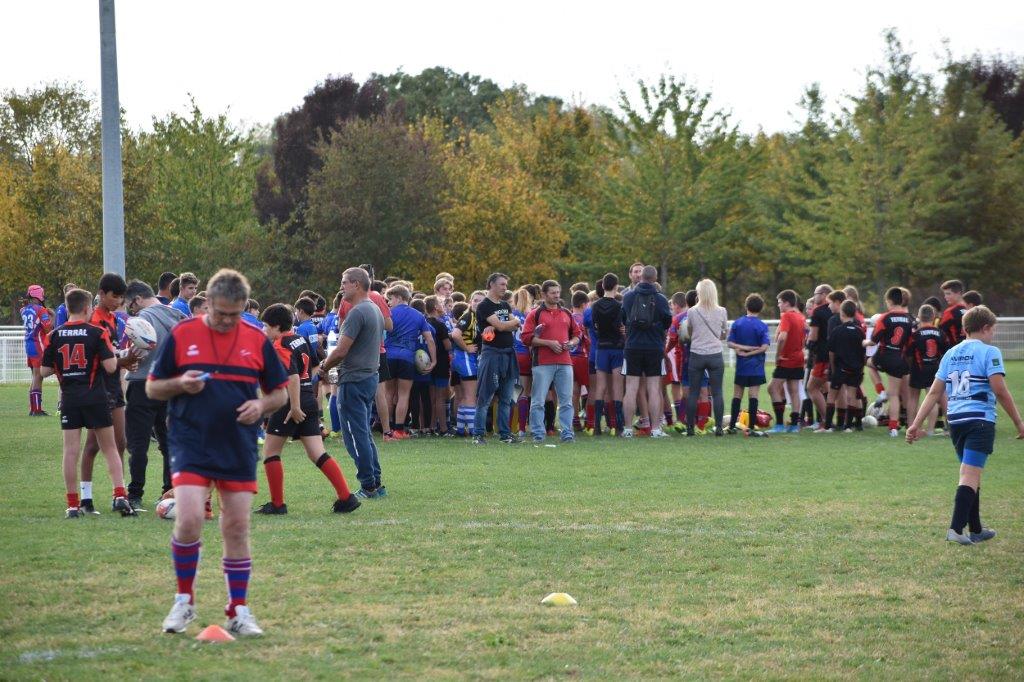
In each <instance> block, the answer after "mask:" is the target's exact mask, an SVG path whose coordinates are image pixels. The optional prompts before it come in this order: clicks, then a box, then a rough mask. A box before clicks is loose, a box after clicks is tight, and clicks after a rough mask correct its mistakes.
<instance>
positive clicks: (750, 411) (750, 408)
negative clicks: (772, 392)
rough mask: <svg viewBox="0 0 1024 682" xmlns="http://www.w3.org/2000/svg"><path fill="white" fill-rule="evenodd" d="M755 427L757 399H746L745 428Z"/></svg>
mask: <svg viewBox="0 0 1024 682" xmlns="http://www.w3.org/2000/svg"><path fill="white" fill-rule="evenodd" d="M733 419H735V417H733ZM755 426H757V398H747V428H748V429H752V428H754V427H755Z"/></svg>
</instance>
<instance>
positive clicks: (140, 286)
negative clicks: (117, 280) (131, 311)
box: [124, 279, 154, 301]
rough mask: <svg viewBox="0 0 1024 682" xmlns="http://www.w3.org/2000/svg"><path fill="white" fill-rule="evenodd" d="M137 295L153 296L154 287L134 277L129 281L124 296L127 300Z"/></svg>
mask: <svg viewBox="0 0 1024 682" xmlns="http://www.w3.org/2000/svg"><path fill="white" fill-rule="evenodd" d="M136 296H141V297H142V298H153V296H154V294H153V288H152V287H150V286H149V285H148V284H146V283H145V282H143V281H142V280H138V279H133V280H132V281H131V282H129V283H128V286H127V288H126V289H125V290H124V297H125V299H126V300H128V301H130V300H132V299H133V298H135V297H136Z"/></svg>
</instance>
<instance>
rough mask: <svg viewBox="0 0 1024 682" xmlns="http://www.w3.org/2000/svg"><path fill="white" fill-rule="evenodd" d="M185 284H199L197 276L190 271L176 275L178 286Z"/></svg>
mask: <svg viewBox="0 0 1024 682" xmlns="http://www.w3.org/2000/svg"><path fill="white" fill-rule="evenodd" d="M186 284H195V285H196V286H199V278H198V277H196V276H195V275H194V274H193V273H191V272H183V273H181V274H180V275H178V286H179V287H183V286H185V285H186Z"/></svg>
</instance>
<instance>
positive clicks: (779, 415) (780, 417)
mask: <svg viewBox="0 0 1024 682" xmlns="http://www.w3.org/2000/svg"><path fill="white" fill-rule="evenodd" d="M772 409H773V410H774V411H775V423H776V424H783V425H785V423H786V417H785V413H786V403H785V401H783V402H781V403H780V402H778V401H777V400H773V401H772Z"/></svg>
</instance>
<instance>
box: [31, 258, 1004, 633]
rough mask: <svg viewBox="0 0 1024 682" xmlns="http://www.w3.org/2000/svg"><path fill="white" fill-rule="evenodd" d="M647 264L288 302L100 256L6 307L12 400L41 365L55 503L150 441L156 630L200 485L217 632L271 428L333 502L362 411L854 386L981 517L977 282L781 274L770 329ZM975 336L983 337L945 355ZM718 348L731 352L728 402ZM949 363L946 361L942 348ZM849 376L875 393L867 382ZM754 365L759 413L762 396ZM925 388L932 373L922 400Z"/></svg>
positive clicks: (967, 515) (492, 418)
mask: <svg viewBox="0 0 1024 682" xmlns="http://www.w3.org/2000/svg"><path fill="white" fill-rule="evenodd" d="M657 278H658V271H657V269H656V268H654V267H653V266H650V265H644V264H642V263H635V264H634V265H633V266H632V267H631V268H630V269H629V280H628V283H625V282H624V283H622V284H620V282H619V279H618V277H617V276H616V275H615V274H614V273H608V274H606V275H605V276H604V277H602V278H601V279H600V280H599V281H597V282H596V283H595V285H594V286H593V287H591V286H590V285H589V284H588V283H585V282H578V283H575V284H573V285H572V286H571V287H570V288H569V290H568V291H567V292H565V294H564V295H563V290H562V287H561V285H560V284H559V283H558V282H557V281H555V280H547V281H544V282H543V283H541V284H524V285H522V286H520V287H518V288H516V289H514V290H513V289H511V288H510V286H509V277H508V276H507V275H504V274H502V273H494V274H492V275H491V276H490V277H488V278H487V281H486V283H485V286H484V288H482V289H478V290H473V291H471V293H469V294H464V293H462V292H460V291H459V290H458V289H457V286H456V281H455V279H454V277H453V276H452V275H451V274H450V273H446V272H442V273H439V274H438V275H437V277H436V278H435V280H434V282H433V284H432V285H431V286H429V287H422V288H421V287H417V286H415V285H414V283H413V282H410V281H407V280H402V279H400V278H395V277H387V278H385V279H383V280H378V279H375V278H374V272H373V268H372V267H371V266H369V265H363V266H360V267H353V268H349V269H347V270H345V271H344V273H343V274H342V278H341V286H340V290H339V291H338V292H337V294H336V295H334V296H333V299H332V300H331V302H330V304H328V301H327V299H326V298H324V297H323V296H321V295H320V294H318V293H317V292H315V291H311V290H305V291H302V292H300V294H299V295H298V297H297V300H296V301H295V302H294V303H293V304H292V305H286V304H283V303H274V304H272V305H269V306H266V307H265V308H262V309H261V306H260V304H259V303H258V302H257V301H255V300H254V299H253V298H252V297H251V292H250V288H249V285H248V282H247V281H246V280H245V277H244V276H243V275H241V274H240V273H237V272H234V271H231V270H221V271H220V272H218V273H216V274H215V275H214V276H213V277H212V278H211V279H210V280H209V282H207V284H206V289H205V290H200V284H201V281H200V279H199V278H198V277H197V276H196V275H194V274H193V273H188V272H185V273H180V274H175V273H165V274H164V275H162V276H161V277H160V279H159V281H158V283H157V287H156V291H154V289H153V288H152V287H150V285H149V284H147V283H145V282H141V281H137V280H136V281H132V282H130V283H128V282H126V281H125V280H124V279H123V278H122V277H121V276H120V275H117V274H113V273H107V274H105V275H103V276H102V277H101V278H100V280H99V282H98V284H97V287H96V289H97V292H96V294H95V295H93V294H92V293H90V292H88V291H85V290H84V289H82V288H79V287H78V286H76V285H75V284H71V283H69V284H68V285H67V286H66V287H65V288H64V300H63V302H62V304H61V305H60V307H59V308H58V309H57V310H56V311H55V312H51V311H50V310H49V309H48V308H46V307H45V299H46V297H45V292H44V290H43V288H42V287H41V286H39V285H32V286H31V287H29V288H28V290H27V292H26V298H27V300H26V304H25V307H24V308H23V310H22V318H23V320H24V324H25V334H26V335H25V339H26V353H27V356H28V364H29V366H30V367H31V368H32V370H33V382H32V385H31V387H30V389H29V404H30V414H32V415H34V416H46V414H47V412H46V411H45V410H44V409H43V397H42V378H43V377H45V376H47V375H50V374H56V375H57V376H58V378H59V380H60V389H61V390H60V406H59V410H60V420H61V428H62V430H63V434H64V448H63V449H64V457H63V475H64V483H65V487H66V495H67V509H66V512H65V515H66V517H68V518H80V517H82V516H88V515H93V514H98V513H99V511H98V510H97V509H96V505H95V503H94V497H93V491H92V474H93V465H94V461H95V457H96V455H97V454H98V453H100V452H102V453H103V455H104V458H105V461H106V464H107V468H108V471H109V475H110V478H111V480H112V482H113V494H112V510H113V511H115V512H119V513H121V514H122V515H125V516H133V515H137V514H138V512H139V511H143V510H144V502H143V499H144V493H145V485H146V471H147V466H148V451H149V448H150V444H151V442H152V441H153V440H155V441H156V443H157V447H158V448H159V450H160V452H161V454H162V455H163V476H162V481H161V483H162V490H161V496H162V497H167V496H169V495H173V496H174V499H175V503H176V504H175V508H176V513H177V516H176V520H175V528H174V533H173V536H172V542H171V546H172V556H173V561H174V566H175V571H176V575H177V581H178V590H177V593H176V597H175V603H174V607H173V608H172V610H171V613H170V614H169V615H168V617H167V619H166V620H165V622H164V630H165V631H168V632H181V631H183V630H184V629H185V628H186V627H187V625H188V624H189V623H190V622H191V621H192V620H194V618H195V610H194V605H193V602H194V594H193V590H192V582H193V580H194V577H195V569H196V565H197V563H198V557H199V548H200V545H201V541H200V535H201V528H202V522H203V520H204V518H211V517H212V508H211V490H212V488H214V487H215V488H216V489H217V490H218V493H219V498H220V509H221V528H222V532H223V534H224V557H223V570H224V573H225V576H226V578H227V582H228V586H229V603H228V606H227V608H226V613H227V616H228V619H229V620H228V625H229V628H230V629H232V630H233V631H234V632H236V633H238V634H243V635H247V634H248V635H252V634H259V633H260V632H261V631H260V629H259V626H258V625H257V624H256V621H255V619H254V618H253V617H252V614H251V612H250V611H249V609H248V606H247V604H246V591H247V585H248V579H249V574H250V571H251V558H250V556H251V552H250V551H249V515H250V511H251V510H252V501H253V496H254V495H255V493H256V490H257V484H256V479H257V471H256V469H257V462H258V461H259V460H260V459H261V458H262V461H263V469H264V473H265V475H266V479H267V483H268V488H269V492H270V500H269V501H268V502H266V503H265V504H263V505H262V506H259V507H258V508H256V510H255V511H256V512H258V513H262V514H270V515H277V514H286V513H287V505H286V503H285V498H284V469H283V463H282V459H281V454H282V451H283V448H284V445H285V444H286V442H287V441H288V440H289V439H296V440H299V441H300V442H301V444H302V446H303V449H304V450H305V452H306V455H307V456H308V457H309V459H310V461H311V462H313V463H314V464H315V465H316V466H317V468H318V469H319V470H320V471H321V472H322V473H323V475H324V476H325V477H326V478H327V479H328V482H329V483H330V485H331V487H332V489H333V493H334V496H335V500H334V502H333V511H334V512H338V513H349V512H352V511H354V510H355V509H357V508H358V507H359V506H360V504H361V502H362V501H365V500H371V499H379V498H382V497H385V496H386V495H387V488H386V487H385V485H384V482H383V480H382V472H381V466H380V460H379V456H378V445H377V443H376V442H375V439H374V436H373V431H374V430H377V431H378V432H379V433H380V434H381V439H382V441H383V442H384V443H390V442H394V441H400V440H403V439H405V438H409V437H428V436H434V437H441V438H457V437H465V438H469V439H471V442H472V443H473V444H474V445H484V444H486V443H487V439H488V434H494V437H496V438H497V440H498V441H499V442H500V443H504V444H516V443H520V442H522V441H524V440H529V441H531V442H533V443H537V444H541V443H544V442H545V441H546V439H548V438H556V439H558V440H559V441H561V442H562V443H566V444H569V443H573V442H574V441H575V440H576V439H577V437H578V436H579V435H580V434H581V433H586V434H589V435H591V436H593V437H604V436H606V435H614V436H618V437H621V438H626V439H629V438H636V437H638V436H641V435H644V436H649V437H651V438H667V437H669V432H670V431H671V430H672V429H671V427H674V428H675V430H677V431H678V432H679V433H681V434H684V435H685V436H695V435H702V434H713V435H714V436H724V435H728V434H737V433H744V434H746V435H748V436H753V437H765V436H767V435H768V434H769V433H796V432H799V431H801V430H802V429H806V430H813V431H814V432H817V433H831V432H837V431H844V432H849V431H856V430H860V429H861V428H862V427H863V424H864V423H865V419H866V411H867V409H868V407H869V405H872V404H873V405H874V406H875V407H876V408H877V409H885V410H886V413H887V420H886V422H887V423H886V426H887V427H888V429H889V432H890V435H892V436H894V437H895V436H898V435H899V434H900V429H901V427H907V433H906V436H907V440H908V441H910V442H913V441H914V440H916V439H918V438H920V437H921V436H922V435H925V434H929V433H946V431H944V427H945V425H946V422H948V425H949V432H948V433H949V435H951V436H952V438H953V440H954V444H955V446H956V449H957V454H958V456H959V457H960V458H961V461H962V463H963V466H964V467H966V471H967V474H965V473H964V471H965V469H962V471H961V488H966V489H967V490H968V491H970V493H968V492H962V491H961V490H960V489H958V492H957V497H956V503H955V504H956V506H955V511H954V517H953V522H952V524H951V527H950V536H949V539H951V540H954V541H957V542H961V543H962V544H972V543H974V542H978V541H981V540H984V539H988V537H991V535H988V536H986V533H992V531H989V530H988V529H985V528H983V527H982V526H981V524H980V517H979V516H978V511H977V510H978V500H979V495H978V491H979V485H980V471H981V468H982V467H983V466H984V460H985V457H987V455H988V454H989V453H991V451H992V437H993V432H994V431H993V429H989V428H988V427H987V426H985V425H986V424H993V423H994V420H995V403H996V400H997V399H998V400H999V401H1001V402H1002V403H1003V406H1004V408H1006V410H1007V412H1008V413H1009V414H1010V416H1011V418H1012V419H1013V421H1014V424H1015V426H1016V427H1017V429H1018V431H1019V432H1020V434H1021V436H1022V437H1024V423H1022V422H1021V420H1020V416H1019V414H1017V411H1016V408H1015V407H1014V406H1013V400H1012V398H1010V397H1009V393H1008V392H1007V391H1006V387H1005V382H1003V381H1002V376H1003V373H1004V369H1003V367H1002V362H1001V356H999V352H998V349H996V348H995V347H994V346H991V345H990V344H991V332H992V330H993V329H994V326H995V324H996V319H995V316H994V315H993V314H992V313H991V312H990V311H989V310H988V309H987V308H986V307H984V306H983V305H981V297H980V295H979V294H977V292H973V291H965V290H964V289H965V288H964V285H963V284H962V283H961V282H960V281H958V280H949V281H946V282H943V283H942V284H941V286H940V290H941V293H942V296H943V298H944V299H945V300H944V302H943V301H941V300H939V299H938V298H935V297H930V298H928V299H926V300H925V301H924V302H923V303H922V304H921V305H920V307H919V308H918V309H917V312H916V315H915V314H912V313H911V312H910V306H911V293H910V292H909V291H908V290H907V289H906V288H903V287H892V288H890V289H889V290H888V291H887V292H886V295H885V307H886V309H885V311H884V312H881V313H879V314H878V315H875V316H874V317H872V318H868V317H867V316H866V314H865V311H864V309H863V307H862V305H861V302H860V298H859V295H858V292H857V290H856V288H855V287H853V286H846V287H843V288H841V289H833V288H832V287H831V286H830V285H828V284H819V285H818V286H817V287H815V289H814V292H813V295H812V297H811V298H809V299H807V300H806V301H804V300H802V299H801V298H800V296H799V295H798V294H797V293H796V292H795V291H794V290H792V289H786V290H783V291H781V292H779V293H778V294H777V295H776V297H775V302H776V304H777V306H778V311H779V324H778V327H777V329H776V331H775V333H774V339H773V338H772V335H771V334H770V331H769V327H768V325H767V324H766V323H765V322H764V321H763V320H762V319H761V316H762V315H763V314H764V313H765V309H766V305H767V303H766V301H765V300H764V299H763V298H762V296H760V295H758V294H750V295H749V296H747V298H746V300H745V304H744V308H745V310H744V314H743V315H739V316H737V319H736V320H735V321H734V322H733V323H732V324H731V325H730V323H729V317H728V314H727V311H726V309H725V308H724V307H722V306H721V305H719V302H718V293H717V288H716V286H715V283H714V282H713V281H711V280H709V279H702V280H700V281H699V282H698V283H697V284H696V286H695V288H694V289H693V290H690V291H678V292H676V293H674V294H672V295H671V296H667V295H666V293H665V292H664V291H662V288H661V287H660V286H659V284H658V282H657ZM135 317H137V318H141V319H142V320H145V322H147V323H148V324H149V325H150V326H151V327H152V330H153V333H154V334H155V338H154V339H153V340H152V342H151V345H150V346H149V347H143V346H140V344H139V343H138V342H137V340H136V339H134V338H132V336H131V334H129V333H128V330H126V328H127V327H128V326H130V325H131V322H129V321H130V320H131V318H135ZM974 343H981V344H982V345H983V346H984V348H979V349H978V350H976V351H973V352H971V353H967V352H965V351H954V352H953V353H946V351H947V349H950V348H956V349H964V348H966V347H967V346H968V345H969V344H974ZM773 344H774V346H775V348H776V356H775V363H774V365H775V366H774V370H773V372H772V374H771V377H770V379H769V378H768V376H767V375H766V358H767V354H768V351H769V349H770V348H771V346H772V345H773ZM726 348H728V349H731V350H732V351H733V352H734V353H735V356H736V368H735V374H734V380H733V392H732V396H731V411H730V413H729V415H728V416H727V415H726V414H725V386H724V379H725V364H726V363H725V355H724V352H725V350H726ZM971 348H974V347H973V346H971ZM979 360H980V364H979ZM957 362H960V363H961V364H963V363H967V364H966V365H965V367H964V368H959V367H957V368H953V369H951V367H953V366H954V365H956V363H957ZM972 362H973V363H974V364H978V366H977V367H975V366H974V365H973V364H971V363H972ZM882 374H885V375H886V377H887V379H886V381H887V383H886V384H883V382H882V377H881V375H882ZM866 377H868V378H869V380H870V384H871V386H869V390H870V388H874V391H875V397H874V399H870V398H869V397H868V395H867V393H866V392H865V391H864V388H863V384H864V381H865V378H866ZM765 384H767V392H768V395H769V398H770V401H771V408H772V409H771V412H768V411H765V410H761V409H759V406H760V403H759V400H760V391H761V387H762V386H763V385H765ZM948 387H950V388H948ZM922 390H928V391H929V393H928V395H927V396H926V397H925V399H924V401H923V402H921V400H920V391H922ZM744 397H746V410H743V409H742V408H743V399H744ZM325 402H326V409H325V408H324V403H325ZM883 406H884V407H883ZM787 412H788V421H787ZM325 417H326V419H325ZM940 420H942V421H940ZM979 425H980V426H979ZM82 429H85V430H86V431H87V437H86V443H85V446H84V448H81V430H82ZM334 438H338V439H341V440H342V442H343V443H344V446H345V448H346V450H347V452H348V454H349V455H350V457H351V458H352V460H353V462H354V464H355V469H356V478H357V479H358V482H359V487H358V489H357V490H356V491H355V492H352V491H351V490H350V489H349V487H348V483H347V481H346V479H345V477H344V475H343V473H342V470H341V467H340V466H339V464H338V462H337V461H336V460H334V459H333V458H332V457H331V456H330V455H329V454H328V453H327V448H326V443H327V442H329V441H330V440H331V439H334ZM260 445H262V448H263V449H262V457H260V453H259V450H258V448H259V446H260ZM126 450H127V452H128V455H129V458H128V462H129V474H130V481H129V482H128V484H127V486H126V485H125V482H124V471H123V466H124V465H123V456H124V453H125V451H126ZM968 524H969V525H970V533H965V532H964V527H965V525H968Z"/></svg>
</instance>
